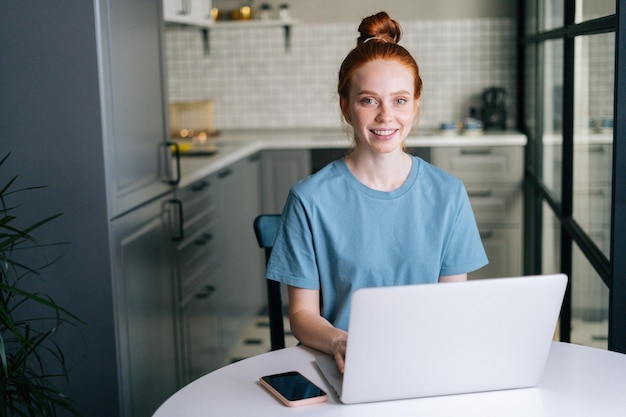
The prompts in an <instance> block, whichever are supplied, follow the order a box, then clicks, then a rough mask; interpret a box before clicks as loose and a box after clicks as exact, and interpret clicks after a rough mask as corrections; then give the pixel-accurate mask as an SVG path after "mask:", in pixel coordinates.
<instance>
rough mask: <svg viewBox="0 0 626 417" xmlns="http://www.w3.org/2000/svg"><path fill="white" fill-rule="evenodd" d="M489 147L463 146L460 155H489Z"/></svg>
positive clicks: (490, 150)
mask: <svg viewBox="0 0 626 417" xmlns="http://www.w3.org/2000/svg"><path fill="white" fill-rule="evenodd" d="M491 152H492V149H491V148H476V149H474V148H465V149H461V155H491Z"/></svg>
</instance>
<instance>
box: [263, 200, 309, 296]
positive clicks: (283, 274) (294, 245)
mask: <svg viewBox="0 0 626 417" xmlns="http://www.w3.org/2000/svg"><path fill="white" fill-rule="evenodd" d="M266 277H267V278H268V279H271V280H274V281H279V282H283V283H285V284H287V285H291V286H294V287H299V288H306V289H313V290H319V289H320V282H319V274H318V269H317V262H316V259H315V249H314V245H313V236H312V234H311V227H310V221H309V217H308V215H307V213H306V210H305V208H304V206H303V204H302V202H301V201H300V199H298V197H297V195H296V193H295V192H294V190H293V189H292V190H291V191H290V192H289V195H288V197H287V202H286V203H285V207H284V209H283V213H282V219H281V224H280V226H279V229H278V232H277V234H276V241H275V242H274V247H273V248H272V254H271V256H270V259H269V262H268V265H267V271H266Z"/></svg>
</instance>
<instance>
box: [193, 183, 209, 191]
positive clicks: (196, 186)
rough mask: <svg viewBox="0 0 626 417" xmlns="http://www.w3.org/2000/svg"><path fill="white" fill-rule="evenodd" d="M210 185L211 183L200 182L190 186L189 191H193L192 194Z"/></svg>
mask: <svg viewBox="0 0 626 417" xmlns="http://www.w3.org/2000/svg"><path fill="white" fill-rule="evenodd" d="M210 185H211V183H210V182H208V181H201V182H199V183H196V184H194V185H192V186H191V191H194V192H198V191H202V190H204V189H205V188H207V187H209V186H210Z"/></svg>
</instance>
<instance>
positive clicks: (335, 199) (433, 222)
mask: <svg viewBox="0 0 626 417" xmlns="http://www.w3.org/2000/svg"><path fill="white" fill-rule="evenodd" d="M487 262H488V261H487V256H486V254H485V251H484V249H483V246H482V242H481V240H480V235H479V233H478V228H477V226H476V221H475V219H474V214H473V212H472V208H471V206H470V202H469V198H468V196H467V192H466V191H465V187H464V186H463V183H462V182H461V181H460V180H458V179H456V178H455V177H453V176H452V175H450V174H448V173H446V172H444V171H442V170H441V169H439V168H436V167H434V166H433V165H431V164H429V163H427V162H425V161H423V160H421V159H420V158H418V157H413V163H412V167H411V172H410V174H409V177H408V178H407V180H406V181H405V182H404V184H403V185H402V186H401V187H399V188H397V189H395V190H393V191H389V192H385V191H377V190H374V189H371V188H369V187H367V186H366V185H364V184H363V183H361V182H360V181H359V180H358V179H357V178H356V177H354V175H353V174H352V173H351V172H350V170H349V169H348V167H347V165H346V163H345V160H343V159H341V160H337V161H334V162H332V163H330V164H329V165H327V166H326V167H325V168H323V169H322V170H320V171H319V172H317V173H316V174H314V175H312V176H310V177H308V178H306V179H304V180H302V181H300V182H298V183H297V184H295V185H294V186H293V187H292V188H291V190H290V192H289V196H288V198H287V202H286V204H285V208H284V210H283V215H282V222H281V226H280V228H279V230H278V234H277V236H276V241H275V243H274V247H273V249H272V255H271V257H270V260H269V263H268V268H267V274H266V275H267V277H268V278H269V279H273V280H276V281H280V282H283V283H285V284H287V285H291V286H294V287H299V288H307V289H314V290H320V294H321V314H322V316H323V317H325V318H326V319H327V320H328V321H330V323H332V324H333V325H334V326H335V327H338V328H340V329H344V330H347V328H348V320H349V313H350V299H351V295H352V293H353V292H354V291H355V290H356V289H358V288H361V287H376V286H389V285H407V284H422V283H435V282H438V279H439V276H442V275H455V274H463V273H467V272H471V271H474V270H476V269H478V268H480V267H482V266H484V265H486V264H487Z"/></svg>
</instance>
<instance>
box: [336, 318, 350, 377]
mask: <svg viewBox="0 0 626 417" xmlns="http://www.w3.org/2000/svg"><path fill="white" fill-rule="evenodd" d="M336 330H338V331H339V332H340V333H337V339H336V340H335V341H334V342H333V343H332V345H333V347H332V351H333V356H334V357H335V362H336V363H337V369H339V372H341V373H342V374H343V371H344V369H345V368H346V345H347V342H348V333H346V332H344V331H342V330H339V329H336Z"/></svg>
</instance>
